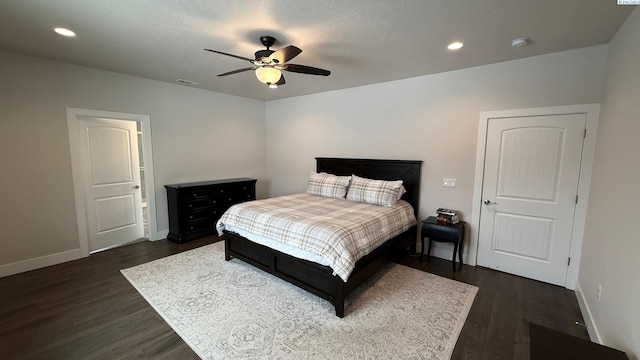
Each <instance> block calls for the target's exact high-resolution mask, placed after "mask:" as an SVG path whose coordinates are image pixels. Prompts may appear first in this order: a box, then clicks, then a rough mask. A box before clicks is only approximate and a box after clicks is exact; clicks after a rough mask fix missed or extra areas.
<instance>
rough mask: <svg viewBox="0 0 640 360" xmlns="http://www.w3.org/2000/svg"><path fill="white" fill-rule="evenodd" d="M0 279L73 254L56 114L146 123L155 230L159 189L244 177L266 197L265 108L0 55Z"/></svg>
mask: <svg viewBox="0 0 640 360" xmlns="http://www.w3.org/2000/svg"><path fill="white" fill-rule="evenodd" d="M0 79H2V81H0V166H1V169H2V172H3V175H2V176H1V177H0V188H2V189H3V191H2V195H1V197H2V201H1V209H2V214H1V215H0V229H2V236H1V237H0V274H2V273H5V274H6V273H7V271H8V269H9V268H10V267H11V265H12V264H13V265H15V264H16V263H17V262H21V261H22V262H24V261H27V262H28V261H30V260H33V259H36V258H39V257H45V258H46V257H47V256H52V255H53V254H59V253H63V252H68V251H70V250H74V249H77V248H78V246H79V244H78V234H77V231H78V230H77V229H78V228H77V224H76V215H75V205H74V193H73V183H72V175H71V160H70V150H69V139H68V132H67V120H66V108H67V107H76V108H87V109H94V110H107V111H114V112H127V113H136V114H147V115H150V117H151V132H152V138H153V159H154V170H155V185H156V189H155V194H156V199H157V202H156V207H157V219H158V231H159V232H160V233H162V232H163V231H167V230H168V218H167V202H166V192H165V189H164V187H163V185H164V184H168V183H176V182H182V181H196V180H206V179H223V178H230V177H245V176H246V177H253V178H257V179H258V196H259V197H264V196H265V194H266V181H265V178H266V155H265V150H266V139H265V135H264V134H265V131H266V128H265V111H266V108H265V103H264V102H263V101H257V100H250V99H245V98H241V97H236V96H230V95H224V94H220V93H214V92H210V91H203V90H199V89H194V88H189V87H185V86H181V85H177V84H176V85H173V84H167V83H163V82H158V81H152V80H148V79H142V78H137V77H133V76H127V75H122V74H116V73H112V72H107V71H101V70H96V69H91V68H86V67H81V66H75V65H70V64H66V63H60V62H55V61H50V60H44V59H40V58H35V57H30V56H24V55H19V54H14V53H7V52H0Z"/></svg>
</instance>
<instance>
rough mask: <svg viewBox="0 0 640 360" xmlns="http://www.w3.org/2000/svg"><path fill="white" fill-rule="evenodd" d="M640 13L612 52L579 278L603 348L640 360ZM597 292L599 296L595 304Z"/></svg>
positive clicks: (621, 32)
mask: <svg viewBox="0 0 640 360" xmlns="http://www.w3.org/2000/svg"><path fill="white" fill-rule="evenodd" d="M639 137H640V9H636V10H635V11H634V12H633V13H631V15H630V16H629V18H627V20H626V22H625V23H624V25H623V26H622V27H621V28H620V30H619V31H618V33H617V34H616V35H615V37H614V39H613V40H612V42H611V43H610V45H609V62H608V75H607V82H606V87H605V94H604V99H603V101H602V108H601V114H600V125H599V128H598V140H597V145H596V154H595V159H594V166H593V175H592V180H591V192H590V195H589V211H588V213H587V226H586V229H585V237H584V244H583V248H582V263H581V267H580V273H579V277H578V284H579V289H580V290H581V291H580V295H581V296H582V298H581V300H582V301H583V303H585V304H586V305H587V307H588V309H589V312H590V315H591V319H590V320H591V322H592V325H593V326H594V329H595V330H596V331H597V333H599V337H600V340H601V341H602V342H603V343H604V344H606V345H608V346H612V347H615V348H619V349H621V350H624V351H626V352H627V353H628V355H629V357H630V358H631V359H638V358H640V280H639V279H638V275H640V261H638V255H639V254H640V235H638V232H637V231H636V228H635V227H636V226H635V225H636V224H637V223H638V219H640V190H639V189H638V186H640V160H639V159H640V157H639V156H640V140H639ZM598 284H601V285H602V295H601V298H600V300H598V299H597V289H598Z"/></svg>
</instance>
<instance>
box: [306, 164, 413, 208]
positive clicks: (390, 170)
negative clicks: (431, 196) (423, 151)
mask: <svg viewBox="0 0 640 360" xmlns="http://www.w3.org/2000/svg"><path fill="white" fill-rule="evenodd" d="M421 165H422V161H419V160H375V159H342V158H323V157H317V158H316V171H317V172H326V173H329V174H334V175H340V176H347V175H357V176H360V177H364V178H368V179H375V180H402V184H403V185H404V187H405V189H406V190H407V192H406V193H405V194H404V196H402V199H403V200H405V201H407V202H408V203H409V204H411V206H413V210H414V212H415V214H416V217H417V216H418V205H419V204H420V166H421Z"/></svg>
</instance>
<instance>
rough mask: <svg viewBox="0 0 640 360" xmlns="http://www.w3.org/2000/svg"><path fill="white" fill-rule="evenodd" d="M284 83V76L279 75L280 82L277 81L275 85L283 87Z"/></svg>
mask: <svg viewBox="0 0 640 360" xmlns="http://www.w3.org/2000/svg"><path fill="white" fill-rule="evenodd" d="M285 83H286V81H284V75H282V74H280V80H278V82H277V83H276V85H278V86H280V85H284V84H285Z"/></svg>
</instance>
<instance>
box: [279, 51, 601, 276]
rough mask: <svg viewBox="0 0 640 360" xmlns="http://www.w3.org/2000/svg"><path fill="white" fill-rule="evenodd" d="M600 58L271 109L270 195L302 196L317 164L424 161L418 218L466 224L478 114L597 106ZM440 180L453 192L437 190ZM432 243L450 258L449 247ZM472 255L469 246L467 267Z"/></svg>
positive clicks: (558, 59)
mask: <svg viewBox="0 0 640 360" xmlns="http://www.w3.org/2000/svg"><path fill="white" fill-rule="evenodd" d="M463 51H464V50H463ZM460 55H461V56H464V53H461V54H460ZM606 57H607V46H606V45H601V46H596V47H589V48H583V49H577V50H572V51H566V52H561V53H555V54H550V55H544V56H537V57H532V58H527V59H522V60H516V61H509V62H504V63H499V64H493V65H487V66H481V67H476V68H470V69H465V70H458V71H452V72H447V73H441V74H435V75H430V76H423V77H418V78H412V79H407V80H400V81H394V82H388V83H383V84H376V85H370V86H364V87H358V88H351V89H345V90H339V91H332V92H326V93H321V94H316V95H308V96H302V97H296V98H290V99H284V100H277V101H270V102H268V103H267V172H268V178H269V181H270V183H269V185H270V186H269V194H270V195H272V196H274V195H282V194H288V193H294V192H300V191H304V190H305V188H306V181H307V177H308V171H309V170H314V169H315V162H314V157H316V156H336V157H356V158H388V159H410V160H422V161H423V165H422V169H423V170H422V184H421V197H420V218H426V217H427V216H429V215H430V214H434V212H435V209H436V208H438V207H447V208H453V209H458V210H460V211H461V212H462V215H463V218H465V219H467V220H469V219H470V217H471V207H472V196H473V181H474V179H473V178H474V169H475V156H476V140H477V131H478V122H479V114H480V112H481V111H493V110H503V109H514V108H532V107H543V106H554V105H569V104H583V103H599V102H600V101H601V99H602V93H603V88H604V82H605V68H606ZM445 177H449V178H456V179H457V187H456V188H453V189H452V188H443V187H442V180H443V178H445ZM435 245H436V246H438V248H437V249H436V252H435V255H436V256H438V255H440V256H443V257H446V258H450V256H451V251H450V250H449V248H448V247H447V245H449V244H440V243H437V244H435ZM469 249H471V250H472V252H471V254H470V255H471V256H469ZM475 249H476V244H475V243H472V244H470V246H469V244H468V243H467V245H466V246H465V258H464V261H465V262H467V263H468V262H469V259H471V260H472V261H471V262H472V263H475V252H474V251H475Z"/></svg>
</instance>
